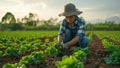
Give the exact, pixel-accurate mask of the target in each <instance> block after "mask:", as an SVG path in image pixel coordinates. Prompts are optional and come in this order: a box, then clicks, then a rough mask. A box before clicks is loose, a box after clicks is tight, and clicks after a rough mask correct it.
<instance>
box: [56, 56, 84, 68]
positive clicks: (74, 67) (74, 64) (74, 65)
mask: <svg viewBox="0 0 120 68" xmlns="http://www.w3.org/2000/svg"><path fill="white" fill-rule="evenodd" d="M55 65H56V66H57V67H58V68H84V65H83V63H82V62H79V61H78V60H77V59H76V58H75V57H73V56H70V57H68V56H64V57H63V58H62V61H57V62H56V63H55Z"/></svg>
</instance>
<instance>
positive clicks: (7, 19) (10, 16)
mask: <svg viewBox="0 0 120 68" xmlns="http://www.w3.org/2000/svg"><path fill="white" fill-rule="evenodd" d="M2 23H16V19H15V17H14V15H13V14H12V13H11V12H7V13H6V14H5V15H4V16H3V17H2Z"/></svg>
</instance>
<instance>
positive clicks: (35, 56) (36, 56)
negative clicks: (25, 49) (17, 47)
mask: <svg viewBox="0 0 120 68" xmlns="http://www.w3.org/2000/svg"><path fill="white" fill-rule="evenodd" d="M40 60H45V54H44V53H43V52H42V51H40V52H32V54H30V55H28V56H25V57H23V58H22V59H21V60H20V62H19V63H20V64H40Z"/></svg>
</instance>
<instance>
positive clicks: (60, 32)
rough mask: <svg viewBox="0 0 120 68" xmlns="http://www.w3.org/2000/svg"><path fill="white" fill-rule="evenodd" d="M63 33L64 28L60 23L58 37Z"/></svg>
mask: <svg viewBox="0 0 120 68" xmlns="http://www.w3.org/2000/svg"><path fill="white" fill-rule="evenodd" d="M64 33H65V26H64V25H63V22H61V25H60V29H59V32H58V35H63V34H64Z"/></svg>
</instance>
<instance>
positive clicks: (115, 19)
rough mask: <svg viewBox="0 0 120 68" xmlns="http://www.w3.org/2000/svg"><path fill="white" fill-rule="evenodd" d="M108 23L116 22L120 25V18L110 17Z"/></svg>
mask: <svg viewBox="0 0 120 68" xmlns="http://www.w3.org/2000/svg"><path fill="white" fill-rule="evenodd" d="M106 21H115V22H116V23H120V17H118V16H114V17H109V18H107V19H106Z"/></svg>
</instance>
